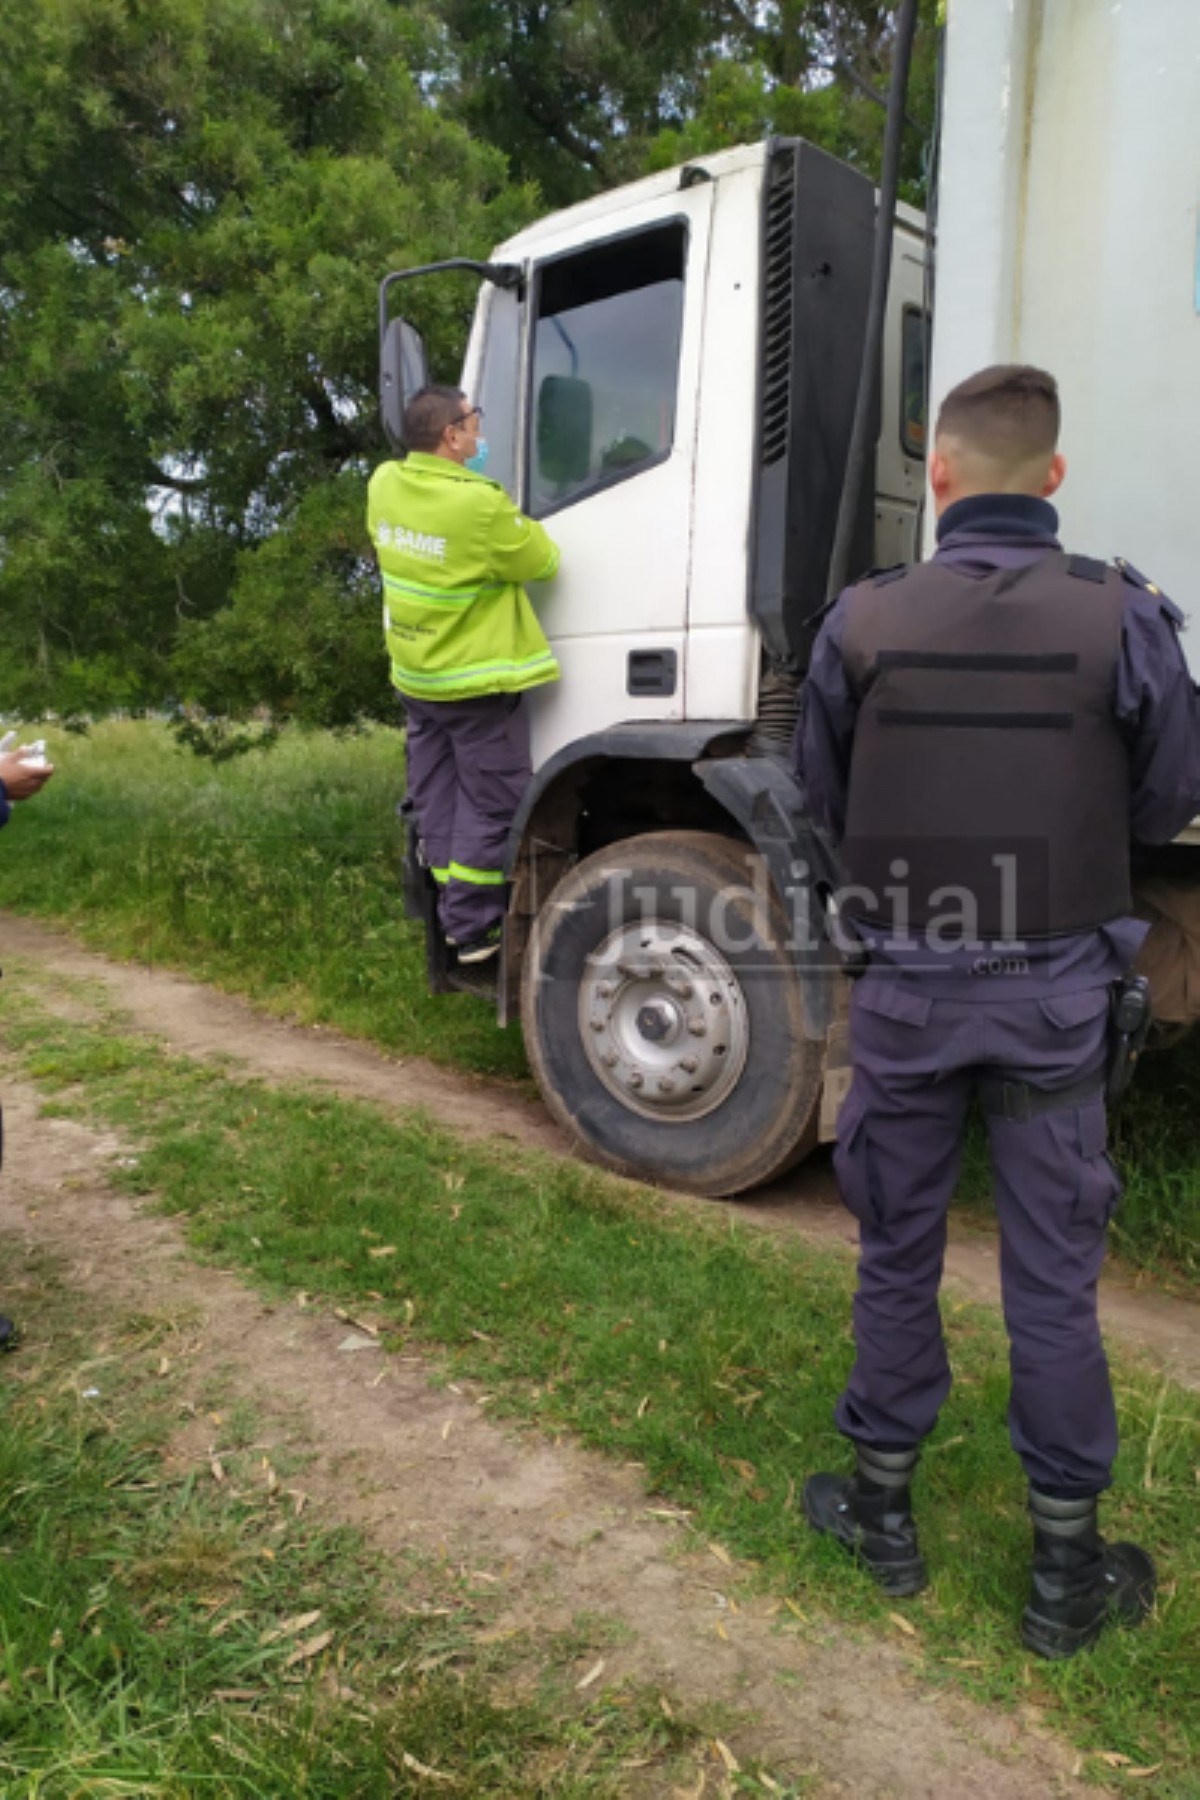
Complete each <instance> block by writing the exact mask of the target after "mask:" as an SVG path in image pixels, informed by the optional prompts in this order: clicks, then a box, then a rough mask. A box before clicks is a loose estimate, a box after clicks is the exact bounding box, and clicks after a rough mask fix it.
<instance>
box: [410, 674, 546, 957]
mask: <svg viewBox="0 0 1200 1800" xmlns="http://www.w3.org/2000/svg"><path fill="white" fill-rule="evenodd" d="M403 699H404V711H405V714H406V715H407V719H408V739H407V742H408V793H409V798H410V799H411V801H412V803H413V810H414V812H415V814H416V820H417V829H418V831H419V832H420V834H421V841H422V843H423V844H424V846H425V856H426V860H427V861H428V863H429V866H430V868H431V869H432V870H433V873H434V877H435V879H436V880H437V882H438V884H439V887H440V889H441V901H440V912H441V920H442V928H443V930H444V931H445V933H446V936H447V937H448V938H450V939H451V941H452V942H453V943H456V944H466V943H469V942H470V941H471V939H472V938H477V937H479V936H480V935H481V934H482V933H483V932H485V931H487V930H488V928H489V926H492V925H494V924H496V923H497V921H498V920H500V919H502V918H503V916H504V909H505V905H506V901H507V896H506V889H505V876H504V849H505V845H506V843H507V840H508V833H509V829H510V827H511V825H512V822H513V819H514V817H515V815H516V811H517V807H518V806H519V805H520V803H521V797H522V795H523V794H524V792H525V789H526V786H527V785H528V782H529V777H530V773H531V769H530V760H529V718H528V715H527V713H526V711H525V705H524V702H523V700H522V698H521V696H520V694H481V695H479V696H478V698H476V699H474V700H413V699H410V698H409V696H408V695H407V694H406V695H404V696H403Z"/></svg>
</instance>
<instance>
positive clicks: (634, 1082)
mask: <svg viewBox="0 0 1200 1800" xmlns="http://www.w3.org/2000/svg"><path fill="white" fill-rule="evenodd" d="M629 1085H630V1087H631V1088H633V1089H634V1090H635V1091H636V1090H637V1089H638V1088H640V1087H644V1086H645V1085H646V1084H645V1082H644V1080H643V1078H642V1077H641V1076H640V1075H639V1074H638V1072H637V1070H636V1069H635V1070H634V1071H633V1074H632V1075H631V1076H630V1077H629Z"/></svg>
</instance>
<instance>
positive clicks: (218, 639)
mask: <svg viewBox="0 0 1200 1800" xmlns="http://www.w3.org/2000/svg"><path fill="white" fill-rule="evenodd" d="M930 4H932V0H930ZM891 31H892V10H891V7H890V6H889V5H888V4H886V3H884V0H834V4H832V5H830V4H827V3H826V0H6V5H5V7H4V9H3V11H2V12H0V168H2V169H3V181H0V419H2V420H3V427H4V428H3V431H0V708H5V709H10V710H19V711H23V712H25V713H27V714H33V713H36V712H40V711H42V710H43V709H53V710H55V711H57V712H58V713H59V714H60V715H64V716H66V717H68V718H71V717H73V716H83V715H86V714H89V713H94V712H99V711H103V710H108V709H111V708H114V707H125V708H138V707H145V706H158V705H163V704H167V703H170V702H172V701H175V702H186V703H188V704H189V705H190V706H191V708H192V709H193V711H192V714H191V717H192V724H191V726H190V727H189V729H190V731H191V734H192V736H193V738H194V739H196V740H197V741H199V742H202V743H205V744H207V745H208V746H209V747H212V745H213V744H214V743H215V742H216V741H218V740H219V739H221V736H222V733H223V731H224V727H223V725H222V724H221V723H220V720H222V719H224V718H227V717H232V718H235V719H247V718H253V717H254V715H255V714H258V715H260V717H261V719H263V720H265V722H266V723H265V727H264V728H265V729H266V730H267V731H268V732H269V731H270V730H271V729H273V725H274V723H275V722H277V721H279V720H281V719H289V718H292V719H297V720H300V721H303V722H307V723H313V724H318V723H319V724H325V725H333V726H340V725H349V724H352V723H354V722H355V721H357V720H359V719H361V718H364V717H371V716H387V715H388V714H389V713H390V706H391V700H390V695H389V694H388V691H387V685H386V662H385V658H384V655H383V649H382V634H381V633H380V631H379V627H378V612H379V608H378V598H377V588H376V577H375V572H374V567H373V561H372V559H371V557H370V553H369V546H368V544H367V542H366V538H365V533H364V530H363V526H362V516H363V498H364V490H365V482H366V477H367V474H368V473H369V469H370V467H371V466H372V464H373V463H374V462H375V461H376V460H378V458H379V456H380V455H381V454H383V449H384V446H383V442H382V439H381V436H380V434H379V429H378V425H377V421H376V406H375V383H376V370H375V362H376V345H375V330H374V323H375V308H376V286H377V283H378V281H379V278H380V277H381V275H382V274H383V273H385V272H386V271H387V270H388V269H390V268H396V267H403V266H405V265H411V264H413V263H417V262H422V261H428V260H435V259H439V258H442V257H445V256H447V255H453V254H457V255H468V256H470V255H475V256H482V255H485V254H486V253H487V251H488V250H489V249H490V247H491V246H492V245H493V244H494V243H496V242H497V241H499V240H500V239H502V238H503V237H505V236H506V235H508V234H509V233H510V232H511V231H512V230H514V229H515V228H516V227H517V226H518V225H520V224H521V223H523V222H524V221H525V220H527V219H528V218H529V217H531V216H533V214H534V213H535V212H536V211H538V210H544V209H546V208H547V207H548V206H552V205H556V204H560V203H563V202H567V201H570V200H573V199H576V198H579V197H581V196H583V195H586V194H589V193H592V192H595V191H597V190H598V189H600V188H602V187H604V186H607V185H610V184H612V183H613V182H616V181H620V180H623V179H626V178H628V177H630V176H634V175H637V174H639V173H642V172H644V171H645V170H646V169H647V168H650V167H659V166H667V165H669V164H670V163H672V162H674V161H678V160H683V159H685V158H687V157H691V156H695V155H699V154H703V153H704V152H705V151H709V150H712V149H715V148H718V147H721V146H723V145H725V144H728V143H734V142H739V141H745V140H747V139H752V138H755V137H758V136H761V135H763V134H764V133H767V132H771V131H782V132H797V133H801V134H803V135H805V136H808V137H811V138H814V139H816V140H817V141H818V142H821V143H823V144H825V145H827V146H828V147H829V148H831V149H832V150H834V151H835V152H836V153H837V154H839V155H842V156H845V157H847V158H848V159H849V160H851V161H855V162H857V163H859V164H860V165H861V166H863V167H864V168H868V169H873V167H874V163H875V161H876V159H877V156H878V145H879V141H880V136H881V131H882V117H883V115H882V110H881V108H880V107H879V106H878V105H877V104H876V103H875V101H874V100H873V99H872V98H871V97H870V90H871V89H872V88H881V87H883V86H885V85H886V75H887V65H888V62H889V58H890V47H891ZM933 39H934V34H933V32H932V31H931V30H926V31H925V33H924V35H923V38H922V39H921V41H920V47H919V51H918V69H917V77H916V82H915V86H914V91H913V97H912V108H913V110H914V111H915V112H916V113H917V114H918V115H919V119H920V120H921V121H924V123H925V125H927V123H928V117H929V114H930V112H931V109H932V98H931V96H932V68H933V53H932V45H933ZM908 137H909V149H908V164H907V175H908V178H909V191H910V193H916V192H917V191H918V190H919V185H920V179H921V153H922V145H923V132H922V130H921V129H914V130H912V131H910V132H909V134H908ZM406 298H408V297H406ZM473 299H474V290H473V288H472V287H471V286H470V284H469V283H465V282H464V283H461V284H459V285H457V286H456V285H455V283H454V282H452V281H446V282H441V283H430V284H427V285H420V286H418V288H417V289H414V290H413V291H412V294H411V298H410V299H409V303H410V304H411V305H412V306H413V307H414V309H415V311H416V315H417V320H418V323H420V324H421V325H422V327H423V328H424V330H425V332H426V335H427V338H428V340H429V342H430V346H431V349H432V351H433V356H434V361H435V365H436V366H437V367H438V368H439V372H441V373H444V374H445V375H447V376H448V375H450V374H451V373H452V371H453V369H454V368H455V366H456V364H457V358H458V355H459V353H460V351H461V345H462V339H463V336H464V330H465V325H466V322H467V318H468V316H469V312H470V308H471V305H472V302H473ZM213 719H216V720H217V723H215V724H214V723H212V720H213ZM226 741H229V740H228V739H226ZM232 741H233V742H235V743H237V742H239V741H243V740H242V739H239V738H238V737H237V736H236V734H235V736H234V738H233V740H232Z"/></svg>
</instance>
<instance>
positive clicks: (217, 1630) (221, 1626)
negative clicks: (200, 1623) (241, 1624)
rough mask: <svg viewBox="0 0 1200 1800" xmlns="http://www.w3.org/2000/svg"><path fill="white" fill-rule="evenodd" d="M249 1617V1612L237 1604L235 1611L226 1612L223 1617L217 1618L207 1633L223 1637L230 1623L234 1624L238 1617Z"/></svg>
mask: <svg viewBox="0 0 1200 1800" xmlns="http://www.w3.org/2000/svg"><path fill="white" fill-rule="evenodd" d="M249 1617H250V1614H249V1612H248V1611H247V1610H246V1608H245V1607H244V1606H239V1607H238V1608H237V1610H236V1611H235V1612H228V1613H226V1614H225V1616H224V1618H223V1619H218V1620H217V1622H216V1624H215V1625H214V1626H213V1627H212V1629H211V1630H210V1631H209V1634H208V1635H209V1637H215V1638H217V1637H224V1635H225V1633H226V1632H227V1631H228V1630H229V1627H230V1626H231V1625H236V1624H237V1622H238V1620H239V1619H248V1618H249Z"/></svg>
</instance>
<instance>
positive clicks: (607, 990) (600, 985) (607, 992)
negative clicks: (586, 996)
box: [596, 981, 616, 1000]
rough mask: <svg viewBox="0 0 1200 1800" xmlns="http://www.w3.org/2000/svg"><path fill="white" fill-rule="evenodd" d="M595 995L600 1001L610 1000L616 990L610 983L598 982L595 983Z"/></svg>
mask: <svg viewBox="0 0 1200 1800" xmlns="http://www.w3.org/2000/svg"><path fill="white" fill-rule="evenodd" d="M596 993H597V995H598V996H599V998H600V999H601V1000H611V999H612V997H613V995H614V994H615V993H616V989H615V988H614V987H613V984H612V982H611V981H598V982H597V983H596Z"/></svg>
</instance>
